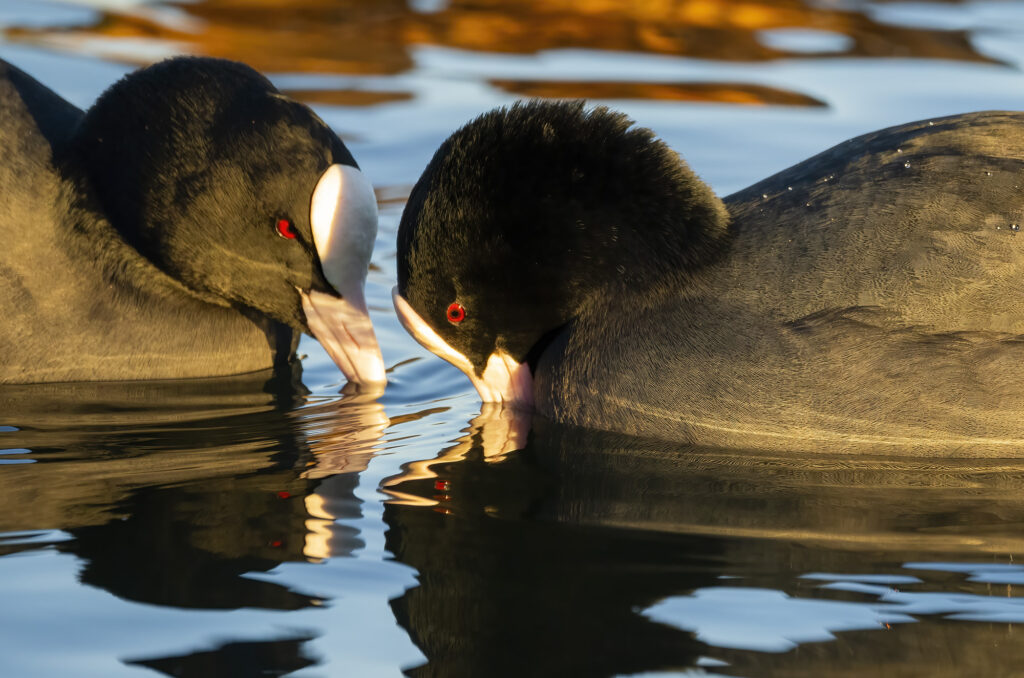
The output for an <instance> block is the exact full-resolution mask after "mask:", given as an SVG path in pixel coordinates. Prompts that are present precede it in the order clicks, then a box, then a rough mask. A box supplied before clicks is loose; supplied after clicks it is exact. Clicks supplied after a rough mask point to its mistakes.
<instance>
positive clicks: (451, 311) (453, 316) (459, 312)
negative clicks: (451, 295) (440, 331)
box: [447, 301, 466, 323]
mask: <svg viewBox="0 0 1024 678" xmlns="http://www.w3.org/2000/svg"><path fill="white" fill-rule="evenodd" d="M447 316H448V322H450V323H461V322H462V321H463V320H465V319H466V309H464V308H462V304H460V303H459V302H457V301H453V302H452V304H451V306H449V307H448V313H447Z"/></svg>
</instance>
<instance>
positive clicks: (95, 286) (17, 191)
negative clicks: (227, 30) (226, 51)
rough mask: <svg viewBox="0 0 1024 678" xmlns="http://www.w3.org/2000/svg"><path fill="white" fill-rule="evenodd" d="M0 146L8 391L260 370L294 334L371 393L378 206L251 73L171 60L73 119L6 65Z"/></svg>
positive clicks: (277, 359) (1, 77) (286, 351)
mask: <svg viewBox="0 0 1024 678" xmlns="http://www.w3.org/2000/svg"><path fill="white" fill-rule="evenodd" d="M0 146H2V148H3V149H4V154H3V158H2V159H0V242H2V249H0V281H2V283H3V291H4V293H3V296H2V298H0V315H2V317H3V322H2V323H0V383H31V382H59V381H96V380H136V379H165V378H183V377H209V376H219V375H229V374H237V373H242V372H248V371H254V370H261V369H266V368H270V367H273V366H275V365H281V364H283V363H286V362H288V361H290V360H292V358H293V355H294V349H295V345H296V343H297V341H298V333H299V332H303V331H307V332H312V333H313V334H314V335H315V336H316V337H317V338H318V339H319V340H320V341H321V343H323V344H324V346H325V347H326V348H327V350H328V352H329V353H330V354H331V356H332V357H333V358H334V360H335V361H336V362H337V363H338V365H339V367H340V368H341V369H342V370H343V371H344V373H345V375H346V376H347V377H348V378H349V379H350V380H353V381H357V382H362V383H374V384H379V383H382V382H383V380H384V365H383V360H382V359H381V356H380V350H379V348H378V346H377V341H376V338H375V337H374V334H373V329H372V327H371V326H370V322H369V317H368V315H367V311H366V302H365V299H364V295H363V283H364V281H365V277H366V272H367V266H368V261H369V257H370V251H371V249H372V246H373V241H374V237H375V234H376V230H377V212H376V202H375V199H374V194H373V189H372V187H371V186H370V184H369V182H368V181H367V180H366V179H365V177H364V176H363V175H362V174H361V173H360V172H359V170H358V168H357V166H356V163H355V161H354V160H353V159H352V155H351V154H350V153H349V152H348V150H347V149H346V148H345V145H344V144H343V143H342V142H341V140H340V139H339V138H338V137H337V135H336V134H334V133H333V132H332V131H331V130H330V129H329V128H328V127H327V126H326V125H325V124H324V123H323V121H321V120H320V119H319V118H318V117H317V116H316V115H315V114H314V113H313V112H312V111H311V110H310V109H309V108H307V107H306V106H304V105H302V104H299V103H297V102H295V101H293V100H291V99H289V98H288V97H286V96H284V95H282V94H281V93H279V92H278V91H277V90H276V89H275V88H274V87H273V85H271V84H270V82H269V81H267V80H266V79H265V78H264V77H263V76H261V75H259V74H258V73H256V72H255V71H253V70H252V69H250V68H249V67H247V66H244V65H242V64H238V63H234V62H230V61H223V60H218V59H207V58H194V57H182V58H175V59H170V60H167V61H164V62H161V63H159V64H156V65H154V66H151V67H149V68H144V69H142V70H139V71H136V72H135V73H132V74H130V75H128V76H126V77H125V78H124V79H122V80H121V81H119V82H118V83H116V84H114V85H113V86H112V87H110V89H108V90H107V91H106V92H105V93H104V94H103V95H102V96H101V97H100V98H99V99H98V100H97V101H96V103H95V104H94V105H93V106H92V107H91V108H90V109H89V110H88V111H86V112H84V113H83V112H82V111H80V110H78V109H77V108H75V107H74V106H72V105H71V104H69V103H68V102H66V101H64V100H63V99H61V98H60V97H59V96H57V95H56V94H54V93H53V92H52V91H50V90H49V89H47V88H46V87H44V86H43V85H41V84H40V83H38V82H36V81H35V80H33V79H32V78H31V77H29V76H28V75H26V74H25V73H24V72H22V71H20V70H18V69H17V68H15V67H13V66H11V65H8V64H6V63H3V62H0Z"/></svg>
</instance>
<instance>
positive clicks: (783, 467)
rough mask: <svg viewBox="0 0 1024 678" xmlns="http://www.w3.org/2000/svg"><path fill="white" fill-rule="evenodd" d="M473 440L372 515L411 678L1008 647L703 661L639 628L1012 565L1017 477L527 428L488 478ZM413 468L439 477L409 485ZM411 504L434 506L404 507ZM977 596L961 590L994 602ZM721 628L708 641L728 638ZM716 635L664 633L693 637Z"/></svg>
mask: <svg viewBox="0 0 1024 678" xmlns="http://www.w3.org/2000/svg"><path fill="white" fill-rule="evenodd" d="M482 433H483V432H482V431H481V430H480V428H479V427H477V428H475V429H474V430H473V432H472V433H471V434H470V436H469V437H468V439H469V441H470V442H467V443H463V444H462V447H463V449H459V450H458V451H459V452H460V453H465V460H464V461H454V460H451V461H449V460H450V459H453V455H451V454H450V452H451V450H449V451H446V453H445V455H443V456H442V459H441V460H437V461H434V462H425V463H424V464H421V465H419V466H418V468H417V469H416V470H417V471H418V473H417V474H415V475H414V474H410V476H411V477H410V479H408V480H404V481H402V480H398V481H396V482H393V483H389V484H388V486H387V489H388V490H389V491H394V492H395V495H396V496H399V497H401V498H402V499H403V500H404V502H405V503H404V504H401V505H400V504H392V505H389V506H388V507H387V508H386V510H385V514H384V517H385V520H386V521H387V523H388V525H389V528H390V529H389V531H388V534H387V545H388V548H389V549H390V550H391V551H392V552H393V553H394V554H395V555H396V557H397V558H398V559H399V560H400V561H402V562H404V563H406V564H408V565H411V566H413V567H415V568H417V570H419V586H417V587H415V588H412V589H409V590H408V591H406V592H405V593H404V594H403V596H402V597H401V598H399V599H397V600H395V601H394V602H393V604H392V606H393V609H394V612H395V615H396V617H397V619H398V621H399V623H400V624H401V625H402V626H403V627H404V628H405V629H406V630H407V631H408V632H409V634H410V636H411V637H412V639H413V641H414V642H415V643H416V644H417V645H418V646H419V648H420V649H421V650H422V651H423V653H424V654H425V655H426V656H427V658H428V663H427V664H425V665H423V666H420V667H416V668H414V669H412V670H411V671H410V674H411V675H414V676H477V675H530V676H548V675H557V676H610V675H620V674H629V673H635V672H640V671H656V670H663V669H679V668H684V667H687V666H693V665H694V663H695V661H696V658H697V657H699V656H701V655H708V656H711V657H714V658H717V659H722V660H725V661H727V662H729V664H730V669H728V670H725V672H726V673H731V672H732V671H736V672H738V675H748V674H756V675H765V674H768V673H771V674H772V675H774V673H775V672H776V671H775V669H778V670H779V671H782V672H783V673H785V672H786V671H788V670H792V671H793V672H794V675H808V676H816V675H824V674H830V675H831V674H832V673H834V672H835V667H836V665H837V661H841V662H842V665H843V666H844V667H845V669H846V670H847V673H845V674H844V675H881V674H887V673H891V672H893V671H898V669H899V668H900V667H904V666H907V665H912V666H921V667H927V669H932V670H923V671H922V672H923V673H927V674H928V675H932V674H936V675H938V674H941V673H942V672H943V671H944V670H947V669H948V667H949V665H951V664H950V663H949V662H950V661H951V660H950V659H949V658H948V656H947V655H948V649H949V647H950V643H951V638H952V636H953V635H956V636H957V637H958V638H962V637H967V636H968V635H970V637H973V638H977V639H978V642H977V644H976V645H977V646H978V647H992V646H993V643H999V642H1001V641H1002V639H1003V637H1004V636H1005V635H1006V632H1004V631H1003V630H999V629H994V628H992V627H989V626H987V625H985V626H984V628H983V627H982V626H981V625H977V624H975V623H970V622H962V621H961V622H956V623H957V624H959V626H957V627H956V630H955V633H954V632H953V631H951V630H950V628H951V627H950V624H953V623H954V622H952V621H948V620H944V621H942V622H941V623H929V622H928V620H927V619H925V620H922V621H921V622H920V623H919V624H908V625H901V626H899V627H898V628H897V629H896V630H894V631H890V630H885V631H884V632H882V633H883V635H881V636H880V635H879V633H880V631H879V630H877V629H865V630H863V631H848V632H845V633H843V634H841V635H840V636H839V639H838V640H837V641H834V642H830V643H812V644H809V645H806V646H805V645H801V646H800V647H799V648H798V649H797V650H795V651H794V652H790V653H782V654H772V653H768V654H764V653H757V652H754V653H752V652H749V651H744V650H735V649H727V648H722V647H707V646H703V644H702V643H700V642H698V641H696V640H694V638H693V636H692V634H691V633H688V632H685V631H684V630H682V629H673V628H670V627H668V626H662V625H659V624H656V623H654V622H652V621H650V620H649V619H648V618H647V617H645V616H643V614H642V613H643V610H644V609H646V608H648V607H649V606H651V605H652V604H653V603H654V602H656V601H658V600H660V599H664V598H670V597H677V596H687V595H690V594H691V593H693V592H694V591H695V590H698V589H702V588H705V587H718V586H736V587H740V588H748V587H756V588H768V589H773V590H777V591H780V592H782V593H785V594H787V595H789V596H792V597H797V598H826V599H839V600H845V599H846V598H845V597H844V595H845V594H843V593H842V592H837V591H829V590H826V589H822V588H820V586H819V584H820V582H818V581H814V580H804V579H801V576H802V575H805V574H808V573H812V572H832V573H847V574H844V575H842V576H849V577H852V578H853V579H854V581H856V575H857V574H858V573H866V574H870V575H872V576H877V575H879V574H892V573H901V574H906V573H907V572H906V571H905V570H902V569H901V565H902V563H907V562H917V561H925V562H927V561H944V562H958V561H961V560H971V561H979V560H984V561H986V562H987V561H989V560H991V558H992V554H993V553H1006V552H1010V553H1018V552H1020V551H1022V550H1024V542H1022V541H1021V540H1020V538H1019V536H1018V535H1017V534H1016V531H1015V530H1013V529H1012V526H1013V525H1018V524H1020V523H1021V522H1022V521H1024V499H1022V497H1024V493H1021V491H1020V489H1021V488H1020V483H1016V481H1013V480H1011V479H1013V478H1020V477H1022V476H1021V471H1020V465H1019V464H1016V465H1014V464H1012V463H1009V462H1006V461H1002V462H989V461H987V460H948V461H946V462H941V463H940V462H937V461H936V460H921V461H918V460H914V459H905V460H895V459H893V458H887V459H870V458H865V457H863V456H855V455H835V456H829V455H827V454H819V455H814V456H810V455H800V454H792V455H780V454H759V453H754V452H744V451H739V452H737V451H730V450H713V449H701V448H695V447H689V446H684V445H679V444H671V443H664V442H654V441H643V440H639V439H630V438H628V437H625V436H618V435H610V434H602V433H599V432H595V431H586V430H582V429H573V428H568V427H562V426H558V425H554V424H552V423H551V422H549V421H546V420H544V419H541V418H535V419H534V421H533V430H532V432H531V433H530V439H529V444H528V445H527V446H526V447H525V449H522V450H520V451H518V452H514V453H511V454H509V455H507V457H506V458H505V459H504V460H503V461H499V462H496V463H489V462H486V461H484V458H483V457H482V455H481V442H482V441H483V440H485V439H487V436H486V435H484V434H482ZM465 448H469V449H468V452H466V449H465ZM453 449H454V448H453ZM444 456H447V459H445V458H444ZM424 466H429V468H430V471H432V472H433V473H435V474H437V477H436V478H424V477H423V476H425V475H427V474H426V473H423V467H424ZM992 478H999V481H998V482H997V483H992V482H991V479H992ZM413 497H419V498H420V499H423V500H427V501H434V502H436V504H435V505H434V506H422V505H419V506H416V505H413V504H415V503H416V502H414V501H410V499H411V498H413ZM420 503H426V502H420ZM1008 526H1009V528H1008ZM965 537H969V541H968V540H967V539H965ZM913 574H915V575H918V576H921V572H920V571H914V572H913ZM949 586H950V584H949V583H948V582H936V583H934V584H928V583H922V584H921V585H920V586H919V587H918V590H925V591H928V590H930V591H936V592H942V591H948V590H950V589H949ZM955 586H956V587H957V590H961V591H964V590H966V589H965V588H964V587H965V586H969V585H968V584H965V583H964V582H962V581H959V580H958V581H957V583H956V584H955ZM985 586H986V585H985V584H984V583H979V584H976V585H974V587H973V588H974V591H973V592H974V593H977V594H980V595H986V593H988V594H990V593H991V592H987V591H986V588H985ZM854 602H863V603H864V604H869V603H870V602H873V599H871V598H868V599H866V600H865V599H864V598H862V597H860V596H858V597H857V599H856V601H854ZM761 613H762V614H769V615H770V614H771V610H768V609H765V610H761ZM729 614H736V612H735V611H732V612H730V611H727V610H726V611H723V612H722V615H723V616H722V617H721V618H719V619H717V623H718V624H719V625H720V626H721V625H723V624H724V625H725V626H726V627H728V625H729V624H730V623H731V620H730V619H729V617H728V615H729ZM741 614H742V613H741ZM714 621H716V620H709V619H707V618H704V617H693V618H680V619H677V620H674V622H676V623H679V625H680V627H684V628H689V629H700V628H702V627H705V626H706V625H707V624H708V623H709V622H714ZM828 621H829V620H823V621H822V625H823V628H827V626H828ZM740 626H742V625H740ZM901 639H909V642H901ZM740 642H741V643H742V639H740ZM952 642H954V643H955V644H956V646H958V647H959V646H960V645H961V643H960V641H959V640H956V641H952ZM739 647H742V644H741V645H740V646H739ZM880 648H884V650H881V649H880ZM1016 654H1017V653H1016V652H1015V651H1013V652H1002V653H988V654H986V656H985V657H984V658H981V657H975V658H974V659H976V661H975V662H974V663H973V664H971V665H972V666H976V667H978V668H979V670H977V671H974V672H973V673H972V675H1008V674H1007V668H1006V667H1008V666H1010V665H1011V662H1014V661H1017V659H1018V658H1017V657H1015V656H1014V655H1016ZM839 658H842V659H841V660H840V659H839ZM957 665H958V666H959V664H957Z"/></svg>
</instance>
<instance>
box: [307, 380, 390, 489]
mask: <svg viewBox="0 0 1024 678" xmlns="http://www.w3.org/2000/svg"><path fill="white" fill-rule="evenodd" d="M375 396H376V394H360V395H357V396H354V397H346V398H345V399H343V400H342V401H341V403H340V404H339V405H338V406H337V408H333V407H332V408H331V412H330V415H331V416H330V417H329V418H327V419H326V420H325V423H327V424H329V426H328V428H326V429H325V430H323V431H317V432H314V433H311V434H310V435H309V447H310V449H311V450H312V452H313V461H314V465H313V466H311V467H309V468H308V469H306V470H305V471H303V472H302V477H303V478H313V479H316V478H326V477H328V476H332V475H335V474H337V473H358V472H359V471H363V470H365V469H366V466H367V464H369V463H370V459H372V458H373V456H374V454H376V452H377V444H378V443H379V442H380V440H381V436H383V434H384V429H385V428H387V426H388V424H389V423H390V421H391V420H390V419H388V415H387V414H385V412H384V406H383V405H381V404H380V403H379V402H377V400H376V399H375ZM310 421H311V422H312V421H314V419H313V418H312V417H310Z"/></svg>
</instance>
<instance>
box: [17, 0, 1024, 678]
mask: <svg viewBox="0 0 1024 678" xmlns="http://www.w3.org/2000/svg"><path fill="white" fill-rule="evenodd" d="M1022 44H1024V3H1021V2H994V1H993V2H945V3H941V4H940V3H920V2H913V3H888V2H887V3H871V2H859V1H857V0H849V1H842V2H811V1H807V2H799V1H798V0H764V1H761V2H757V1H754V2H731V3H730V2H723V1H721V0H719V1H716V0H690V1H688V2H626V1H625V0H623V1H622V2H614V1H595V2H590V1H584V2H572V3H570V2H561V1H554V2H552V1H550V0H546V1H542V0H536V1H528V2H513V1H512V0H488V1H487V2H461V1H451V2H448V1H446V0H409V1H408V2H399V1H397V0H385V1H382V2H369V1H367V2H357V1H355V0H350V1H348V2H345V1H337V0H303V1H302V2H284V1H283V0H281V1H278V2H275V1H272V0H200V1H196V2H174V3H171V2H141V1H138V0H106V1H101V0H91V1H86V0H82V1H79V2H56V1H53V2H49V1H36V0H0V57H2V58H4V59H7V60H9V61H11V62H13V63H14V64H16V65H17V66H19V67H21V68H22V69H24V70H26V71H28V72H29V73H30V74H32V75H33V76H35V77H36V78H38V79H40V80H41V81H42V82H44V83H45V84H47V85H49V86H50V87H52V88H54V89H55V90H56V91H57V92H58V93H60V94H61V95H63V96H65V97H66V98H68V99H69V100H71V101H72V102H73V103H75V104H77V105H79V106H83V107H86V106H88V105H89V104H90V103H91V102H92V100H93V99H94V98H95V97H96V96H97V95H98V94H99V93H100V92H101V91H102V90H103V89H104V88H105V87H106V86H108V85H109V84H110V83H112V82H113V81H114V80H116V79H117V78H118V77H120V76H121V75H123V74H124V73H126V72H128V71H129V70H131V69H132V68H134V67H135V66H137V65H141V64H145V63H149V62H151V61H153V60H156V59H159V58H162V57H164V56H168V55H171V54H176V53H180V52H191V53H197V54H207V55H213V56H222V57H228V58H235V59H239V60H242V61H246V62H247V63H250V64H251V65H253V66H255V67H256V68H259V69H260V70H262V71H264V72H266V73H267V74H268V75H269V76H270V77H271V79H272V80H273V81H274V82H275V83H276V84H277V85H278V86H279V87H280V88H281V89H282V90H284V91H287V92H289V93H290V94H292V95H293V96H295V97H297V98H299V99H301V100H303V101H306V102H308V103H310V104H311V105H312V106H314V107H315V109H316V110H317V111H318V112H319V113H320V115H321V116H322V117H323V118H324V119H325V120H326V121H327V122H328V123H329V124H330V125H331V126H332V127H334V128H335V129H336V130H337V131H338V132H339V134H341V135H342V136H343V138H344V139H345V140H346V143H347V144H348V145H349V147H350V149H351V150H352V152H353V154H354V155H355V157H356V159H357V160H358V162H359V163H360V165H361V166H362V167H363V168H364V169H365V171H366V172H367V173H368V175H369V176H370V178H371V180H372V181H373V182H374V183H375V185H376V186H377V188H378V198H379V200H380V204H381V209H382V219H381V230H380V236H379V239H378V242H377V249H376V253H375V255H374V265H373V268H372V270H371V272H370V278H369V283H368V285H369V287H368V295H369V298H370V302H371V312H372V314H373V318H374V322H375V323H376V325H377V332H378V337H379V339H380V341H381V344H382V346H383V350H384V355H385V361H386V363H387V365H388V367H389V368H390V371H389V380H390V383H389V387H388V390H387V392H386V393H385V394H384V395H383V396H382V397H380V398H378V399H372V398H367V397H365V396H360V395H359V394H356V393H351V392H349V391H348V389H345V391H343V390H342V387H343V383H342V381H341V375H340V374H339V373H338V372H337V370H336V369H335V368H334V366H333V364H332V363H331V362H330V360H329V359H328V358H327V356H326V354H324V353H323V351H322V350H321V349H320V347H319V346H318V345H317V344H316V343H315V342H314V341H312V340H308V339H304V340H303V343H302V345H301V351H300V352H301V353H302V354H303V355H304V356H305V357H304V359H303V361H302V372H301V374H296V375H282V376H280V377H279V378H277V379H273V380H269V379H268V375H248V376H241V377H237V378H234V379H225V380H216V381H195V382H163V383H151V384H82V385H73V386H67V385H63V386H38V387H8V388H5V389H0V601H2V602H3V605H2V611H0V676H4V677H6V676H17V677H20V676H28V677H37V676H38V677H49V676H67V675H73V676H97V677H104V678H106V677H108V676H122V675H136V676H144V675H150V676H152V675H168V676H257V675H294V676H331V677H333V676H393V675H401V674H402V673H403V672H405V673H407V674H410V675H414V676H502V675H517V676H615V675H729V676H775V675H785V676H847V675H849V676H863V675H887V676H916V675H921V676H963V675H984V676H1011V675H1020V674H1021V672H1022V671H1024V669H1022V668H1021V667H1024V643H1021V642H1020V635H1021V633H1024V627H1021V626H1020V625H1021V624H1022V623H1024V597H1021V595H1020V592H1019V588H1018V587H1019V586H1020V585H1022V584H1024V531H1022V528H1024V450H1022V451H1021V454H1020V455H1018V457H1016V458H1007V459H992V458H984V459H971V458H970V457H969V456H968V457H965V458H958V459H955V460H949V459H943V458H939V457H936V458H927V457H921V456H916V457H913V458H900V457H895V456H884V455H871V456H865V457H855V456H849V455H839V454H835V453H832V452H830V451H829V450H827V449H822V450H821V451H820V453H818V454H814V455H806V454H804V455H797V454H792V455H784V454H766V453H763V452H758V451H756V450H751V451H739V450H728V451H723V450H709V449H699V448H692V447H687V446H683V445H666V444H663V443H660V444H659V443H652V442H647V441H638V440H630V439H625V438H620V437H615V436H607V435H599V434H596V433H593V432H586V431H580V430H572V429H566V428H561V427H556V426H553V425H551V424H549V423H546V422H544V421H541V420H537V421H533V422H527V423H530V424H532V431H531V432H530V434H529V437H528V438H526V437H524V436H523V434H522V426H523V424H524V422H522V421H513V420H510V419H509V417H508V416H507V413H505V414H503V413H501V412H495V411H492V410H490V409H487V408H481V406H480V403H479V402H478V400H477V397H476V395H475V393H474V392H473V391H472V388H471V386H470V385H469V382H468V381H467V380H466V379H465V377H464V376H463V375H462V374H461V373H459V372H458V371H457V370H455V369H454V368H451V367H449V366H448V365H447V364H445V363H443V362H442V361H440V359H438V358H435V357H433V356H430V355H429V354H427V353H426V352H425V351H424V350H422V349H421V348H420V347H419V346H418V345H416V344H415V343H414V342H413V341H412V340H411V339H410V338H409V337H408V336H407V335H406V334H405V332H404V331H403V330H402V329H401V327H400V326H399V325H398V323H397V321H396V320H395V318H394V316H393V312H392V310H391V304H390V290H391V287H392V285H393V284H394V278H395V269H394V237H395V232H396V229H397V224H398V220H399V217H400V214H401V209H402V206H403V204H404V200H405V198H406V196H407V195H408V192H409V189H410V188H411V186H412V184H413V183H414V182H415V180H416V178H417V177H418V175H419V173H420V171H421V169H422V168H423V166H424V165H425V164H426V162H427V160H428V159H429V158H430V156H431V154H432V153H433V151H434V149H435V148H436V147H437V145H438V144H439V143H440V142H441V141H442V140H443V139H444V138H445V137H446V136H447V135H448V134H449V133H450V132H451V131H452V130H453V129H455V128H456V127H457V126H459V125H460V124H462V123H463V122H465V121H467V120H468V119H470V118H472V117H473V116H475V115H477V114H479V113H481V112H483V111H485V110H488V109H490V108H491V107H493V106H496V105H500V104H505V103H509V102H511V101H514V100H515V99H516V98H518V97H521V96H566V97H587V98H590V99H592V100H594V101H595V102H597V103H603V104H607V105H611V106H614V107H616V108H619V109H622V110H624V111H626V112H627V113H629V114H630V115H631V116H632V117H634V118H635V119H636V120H637V121H638V122H639V123H640V124H642V125H645V126H648V127H651V128H653V129H655V130H656V131H657V132H658V134H659V135H661V136H662V137H663V138H664V139H665V140H666V141H667V142H668V143H669V144H670V145H672V146H673V147H674V148H676V149H677V150H678V151H679V152H680V153H681V154H682V155H683V156H684V157H685V158H686V159H687V161H688V162H689V163H690V164H691V166H692V167H693V168H694V169H695V170H696V171H697V172H698V173H699V174H700V175H701V176H702V177H703V178H704V179H705V180H707V181H708V182H709V183H710V184H711V185H712V186H713V187H714V188H715V190H716V191H718V192H719V193H720V194H722V195H725V194H728V193H730V192H732V191H734V190H737V189H740V188H743V187H744V186H746V185H748V184H750V183H752V182H753V181H755V180H758V179H760V178H762V177H764V176H767V175H768V174H771V173H772V172H775V171H777V170H780V169H783V168H785V167H786V166H788V165H790V164H792V163H793V162H796V161H798V160H801V159H803V158H805V157H808V156H810V155H812V154H814V153H817V152H818V151H821V150H824V149H825V148H827V147H828V146H830V145H832V144H834V143H837V142H839V141H842V140H843V139H846V138H848V137H850V136H854V135H856V134H859V133H862V132H867V131H871V130H873V129H877V128H880V127H884V126H887V125H892V124H898V123H903V122H907V121H910V120H915V119H923V118H931V117H938V116H942V115H946V114H951V113H959V112H965V111H970V110H982V109H993V108H996V109H1015V110H1021V109H1024V76H1022V73H1021V68H1022V66H1024V51H1022V50H1021V49H1020V46H1021V45H1022ZM1009 226H1010V225H1009V224H1008V225H1007V227H1009ZM1007 293H1008V294H1015V293H1019V292H1018V291H1015V290H1008V291H1007ZM638 331H642V328H638ZM749 406H750V407H757V406H758V403H750V404H749Z"/></svg>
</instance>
